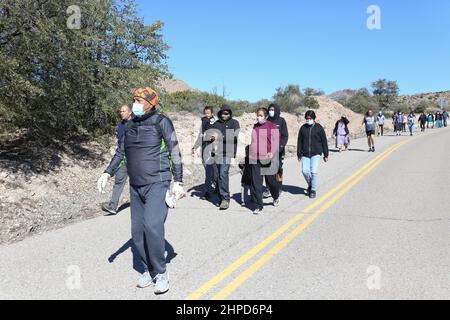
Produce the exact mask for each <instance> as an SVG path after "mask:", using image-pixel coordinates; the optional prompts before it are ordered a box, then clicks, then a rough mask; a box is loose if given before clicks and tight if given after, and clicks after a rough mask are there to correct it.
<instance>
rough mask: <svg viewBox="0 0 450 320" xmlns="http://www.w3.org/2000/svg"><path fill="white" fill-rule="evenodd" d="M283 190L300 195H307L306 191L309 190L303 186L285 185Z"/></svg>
mask: <svg viewBox="0 0 450 320" xmlns="http://www.w3.org/2000/svg"><path fill="white" fill-rule="evenodd" d="M283 191H284V192H287V193H290V194H292V195H299V194H302V195H306V191H307V190H306V189H305V188H301V187H297V186H287V185H284V186H283Z"/></svg>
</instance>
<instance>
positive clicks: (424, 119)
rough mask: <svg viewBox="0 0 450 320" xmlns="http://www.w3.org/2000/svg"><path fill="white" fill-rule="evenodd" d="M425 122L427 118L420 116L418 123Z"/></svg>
mask: <svg viewBox="0 0 450 320" xmlns="http://www.w3.org/2000/svg"><path fill="white" fill-rule="evenodd" d="M427 121H428V117H427V116H426V115H425V114H422V115H421V116H420V117H419V122H420V123H427Z"/></svg>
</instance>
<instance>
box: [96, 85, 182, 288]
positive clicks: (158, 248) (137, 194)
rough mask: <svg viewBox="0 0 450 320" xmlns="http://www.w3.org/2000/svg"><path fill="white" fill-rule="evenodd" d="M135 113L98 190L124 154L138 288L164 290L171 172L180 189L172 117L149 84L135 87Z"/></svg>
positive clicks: (178, 153) (178, 158) (102, 187)
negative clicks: (159, 106)
mask: <svg viewBox="0 0 450 320" xmlns="http://www.w3.org/2000/svg"><path fill="white" fill-rule="evenodd" d="M134 101H135V103H134V104H133V113H134V115H135V117H134V118H133V119H132V120H131V121H130V122H129V123H128V124H127V127H126V129H125V131H124V134H123V138H122V141H121V143H120V146H119V148H118V149H117V151H116V154H115V156H114V158H113V159H112V161H111V164H110V165H109V167H108V168H107V169H106V170H105V173H104V174H103V175H102V177H101V178H100V179H99V182H98V186H99V190H100V191H102V190H104V188H105V187H106V182H107V180H108V178H109V177H112V176H114V174H115V173H116V172H117V169H118V168H119V167H120V163H121V162H122V160H123V159H124V157H125V156H126V159H127V169H128V174H129V178H130V197H131V233H132V238H133V242H134V245H135V247H136V249H137V251H138V252H139V255H140V257H141V259H142V262H143V264H144V266H145V269H146V270H145V272H144V274H143V275H142V276H141V278H140V279H139V281H138V287H139V288H145V287H148V286H150V285H152V284H153V283H154V284H155V293H156V294H162V293H165V292H167V291H168V290H169V277H168V272H167V268H166V258H165V228H164V223H165V221H166V218H167V214H168V206H167V205H166V195H167V191H168V190H169V186H170V182H171V180H172V176H173V177H174V180H175V183H174V187H173V192H174V193H175V194H181V193H184V190H183V187H182V185H183V167H182V163H181V153H180V149H179V146H178V140H177V136H176V134H175V129H174V126H173V124H172V121H171V120H170V119H168V118H167V117H165V116H164V115H162V114H160V113H159V112H158V111H157V110H156V106H157V104H158V101H159V98H158V96H157V94H156V92H154V91H153V89H151V88H143V89H138V90H136V91H135V92H134Z"/></svg>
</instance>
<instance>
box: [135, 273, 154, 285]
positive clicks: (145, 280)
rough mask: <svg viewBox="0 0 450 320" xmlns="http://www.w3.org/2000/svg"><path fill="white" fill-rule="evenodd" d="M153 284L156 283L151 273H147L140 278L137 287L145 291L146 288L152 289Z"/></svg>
mask: <svg viewBox="0 0 450 320" xmlns="http://www.w3.org/2000/svg"><path fill="white" fill-rule="evenodd" d="M153 283H154V282H153V278H152V276H151V275H150V272H148V271H146V272H144V273H143V274H142V276H141V277H140V278H139V280H138V283H137V287H138V288H140V289H144V288H147V287H150V286H151V285H152V284H153Z"/></svg>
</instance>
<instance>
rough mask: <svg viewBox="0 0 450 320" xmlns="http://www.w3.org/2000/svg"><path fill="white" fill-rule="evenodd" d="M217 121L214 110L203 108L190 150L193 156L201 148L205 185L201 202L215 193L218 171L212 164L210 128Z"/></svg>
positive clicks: (212, 152)
mask: <svg viewBox="0 0 450 320" xmlns="http://www.w3.org/2000/svg"><path fill="white" fill-rule="evenodd" d="M216 121H217V119H216V117H215V116H214V109H213V108H212V107H209V106H208V107H205V109H204V110H203V118H202V124H201V127H200V132H199V135H198V138H197V141H196V142H195V144H194V147H193V148H192V154H193V155H195V154H196V152H197V150H198V149H199V148H201V152H202V155H201V156H202V162H203V166H204V168H205V185H204V190H203V194H202V195H201V197H200V198H201V199H202V200H208V199H210V198H211V196H212V195H213V194H214V193H215V190H216V187H217V181H218V171H217V166H216V165H215V163H214V157H213V154H214V151H213V148H212V146H211V145H212V144H213V137H212V130H211V129H212V128H213V126H214V124H215V123H216Z"/></svg>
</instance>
